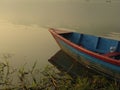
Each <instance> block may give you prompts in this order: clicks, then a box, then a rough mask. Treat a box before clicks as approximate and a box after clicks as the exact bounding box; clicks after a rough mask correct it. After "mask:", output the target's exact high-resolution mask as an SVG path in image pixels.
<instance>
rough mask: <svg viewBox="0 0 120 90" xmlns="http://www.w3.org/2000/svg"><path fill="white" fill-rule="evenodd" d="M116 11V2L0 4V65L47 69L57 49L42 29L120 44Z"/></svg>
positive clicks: (119, 16)
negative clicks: (84, 35)
mask: <svg viewBox="0 0 120 90" xmlns="http://www.w3.org/2000/svg"><path fill="white" fill-rule="evenodd" d="M119 10H120V2H119V1H118V0H114V1H113V0H112V2H108V3H106V0H100V1H99V0H71V1H69V0H48V1H47V0H46V1H45V0H29V1H25V0H11V1H10V0H1V2H0V62H5V61H6V60H5V59H6V57H8V58H7V61H8V62H9V63H10V65H12V66H13V67H21V66H22V65H24V64H25V65H26V67H27V66H29V67H30V66H31V65H32V64H33V63H34V62H35V61H37V62H38V63H37V66H38V67H40V68H42V67H44V66H46V65H48V64H49V63H48V59H49V58H50V57H51V56H53V55H54V54H55V53H56V52H57V51H58V50H59V47H58V46H57V44H56V42H55V40H54V39H53V37H52V36H51V34H50V33H49V32H48V28H43V26H44V27H56V28H66V29H72V30H75V31H77V32H82V33H87V34H92V35H98V36H105V37H109V38H113V39H118V40H120V25H119V24H120V12H119Z"/></svg>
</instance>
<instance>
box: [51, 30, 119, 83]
mask: <svg viewBox="0 0 120 90" xmlns="http://www.w3.org/2000/svg"><path fill="white" fill-rule="evenodd" d="M49 32H50V33H51V34H52V36H53V37H54V39H55V40H56V42H57V43H58V45H59V47H60V48H61V50H62V51H64V52H65V53H66V54H67V55H69V56H70V57H72V58H74V60H76V61H77V62H78V63H80V64H81V65H84V66H85V67H87V68H90V69H91V70H94V71H96V72H98V73H100V74H105V75H106V76H107V77H110V78H112V79H115V80H119V81H120V41H119V40H113V39H109V38H105V37H99V36H94V35H89V34H84V33H77V32H73V31H68V30H60V29H54V28H50V29H49Z"/></svg>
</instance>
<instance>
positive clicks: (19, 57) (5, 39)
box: [0, 21, 120, 68]
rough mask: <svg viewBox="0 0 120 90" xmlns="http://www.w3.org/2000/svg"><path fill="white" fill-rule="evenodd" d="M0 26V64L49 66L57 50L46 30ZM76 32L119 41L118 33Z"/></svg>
mask: <svg viewBox="0 0 120 90" xmlns="http://www.w3.org/2000/svg"><path fill="white" fill-rule="evenodd" d="M0 25H1V27H0V62H5V61H6V60H5V59H7V61H8V62H9V63H10V65H11V66H13V67H14V68H18V67H21V66H23V65H26V67H31V66H32V65H33V63H34V62H36V61H37V66H38V67H39V68H43V67H44V66H46V65H48V64H49V63H48V59H49V58H50V57H51V56H53V55H54V54H55V53H56V52H57V51H58V50H59V47H58V45H57V44H56V42H55V40H54V39H53V37H52V35H51V34H50V33H49V31H48V29H47V28H42V27H40V26H38V25H29V26H28V25H16V24H12V23H10V22H7V21H1V22H0ZM67 29H70V28H69V27H68V28H67ZM76 31H77V32H84V33H89V34H93V35H99V36H105V37H108V38H114V39H118V40H120V33H118V32H115V31H112V32H107V31H106V30H105V31H104V30H103V31H102V32H101V33H96V32H91V31H89V30H88V31H85V30H82V29H80V30H77V29H76ZM5 56H8V58H5Z"/></svg>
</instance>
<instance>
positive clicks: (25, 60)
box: [0, 22, 59, 68]
mask: <svg viewBox="0 0 120 90" xmlns="http://www.w3.org/2000/svg"><path fill="white" fill-rule="evenodd" d="M0 25H1V27H0V62H5V61H6V60H5V59H6V58H5V56H6V57H7V56H8V58H7V61H8V62H9V63H10V65H11V66H14V67H21V66H23V65H24V64H26V67H27V66H32V65H33V63H34V62H35V61H37V65H38V66H39V67H40V68H42V67H43V66H45V65H48V59H49V58H50V57H51V56H52V55H54V53H55V52H57V50H59V48H58V46H57V44H56V42H55V41H54V39H53V37H52V36H51V34H50V33H49V32H48V29H45V28H41V27H39V26H37V25H31V26H25V25H15V24H12V23H9V22H1V23H0Z"/></svg>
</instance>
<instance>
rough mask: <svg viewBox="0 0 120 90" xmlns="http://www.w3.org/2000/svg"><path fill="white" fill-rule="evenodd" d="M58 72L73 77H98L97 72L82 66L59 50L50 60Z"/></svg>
mask: <svg viewBox="0 0 120 90" xmlns="http://www.w3.org/2000/svg"><path fill="white" fill-rule="evenodd" d="M48 61H49V62H50V63H51V64H52V65H54V66H55V67H56V68H57V69H58V70H60V71H63V72H66V73H68V74H69V75H70V76H72V77H74V78H75V77H78V76H87V77H91V76H93V75H98V73H97V72H95V71H93V70H91V69H90V68H87V67H85V66H83V65H81V64H80V63H79V62H78V61H76V60H74V59H73V58H71V57H70V56H69V55H67V54H66V53H65V52H63V51H62V50H59V51H58V52H57V53H56V54H55V55H54V56H52V57H51V58H50V59H49V60H48Z"/></svg>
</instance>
